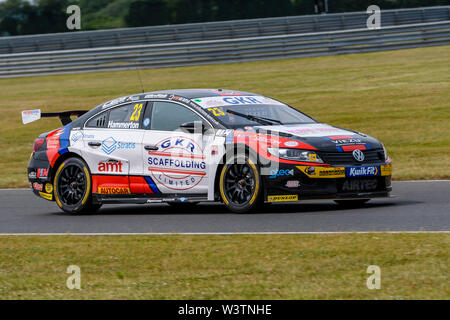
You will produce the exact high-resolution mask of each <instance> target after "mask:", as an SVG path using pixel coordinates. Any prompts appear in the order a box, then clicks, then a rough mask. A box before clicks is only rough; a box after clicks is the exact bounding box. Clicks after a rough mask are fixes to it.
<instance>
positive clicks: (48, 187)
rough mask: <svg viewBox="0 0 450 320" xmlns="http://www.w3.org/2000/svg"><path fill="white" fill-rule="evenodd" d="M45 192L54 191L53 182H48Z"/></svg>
mask: <svg viewBox="0 0 450 320" xmlns="http://www.w3.org/2000/svg"><path fill="white" fill-rule="evenodd" d="M45 192H47V193H52V192H53V185H52V184H51V183H47V184H46V185H45Z"/></svg>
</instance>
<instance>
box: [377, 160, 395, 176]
mask: <svg viewBox="0 0 450 320" xmlns="http://www.w3.org/2000/svg"><path fill="white" fill-rule="evenodd" d="M380 169H381V172H380V174H381V175H382V176H390V175H392V164H390V163H389V164H386V165H384V166H380Z"/></svg>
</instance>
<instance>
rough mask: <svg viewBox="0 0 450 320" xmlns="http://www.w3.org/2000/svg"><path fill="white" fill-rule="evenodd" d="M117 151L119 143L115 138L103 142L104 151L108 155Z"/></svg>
mask: <svg viewBox="0 0 450 320" xmlns="http://www.w3.org/2000/svg"><path fill="white" fill-rule="evenodd" d="M116 149H117V141H116V140H114V138H113V137H109V138H106V139H105V140H103V141H102V150H103V152H104V153H106V154H111V153H113V152H114V151H115V150H116Z"/></svg>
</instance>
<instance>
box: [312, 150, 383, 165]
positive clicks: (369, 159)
mask: <svg viewBox="0 0 450 320" xmlns="http://www.w3.org/2000/svg"><path fill="white" fill-rule="evenodd" d="M361 151H362V152H363V153H364V161H362V162H359V161H356V160H355V158H353V154H352V152H319V156H320V158H321V159H322V160H323V162H325V163H329V164H367V163H377V162H384V153H383V150H382V149H374V150H361Z"/></svg>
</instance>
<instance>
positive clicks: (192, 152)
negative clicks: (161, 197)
mask: <svg viewBox="0 0 450 320" xmlns="http://www.w3.org/2000/svg"><path fill="white" fill-rule="evenodd" d="M157 146H158V147H159V149H158V151H155V152H149V153H148V160H147V164H148V171H149V172H150V174H151V175H152V177H153V178H154V179H156V180H157V181H158V182H159V183H161V184H162V185H163V186H165V187H166V188H169V189H171V190H187V189H191V188H193V187H194V186H196V185H197V184H199V183H200V181H201V180H202V179H203V178H204V176H205V175H206V162H205V157H204V155H203V152H202V149H201V147H200V146H199V145H198V144H197V143H196V142H195V141H194V140H192V139H190V138H187V137H181V136H176V137H171V138H169V139H165V140H163V141H161V142H159V143H158V144H157Z"/></svg>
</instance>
